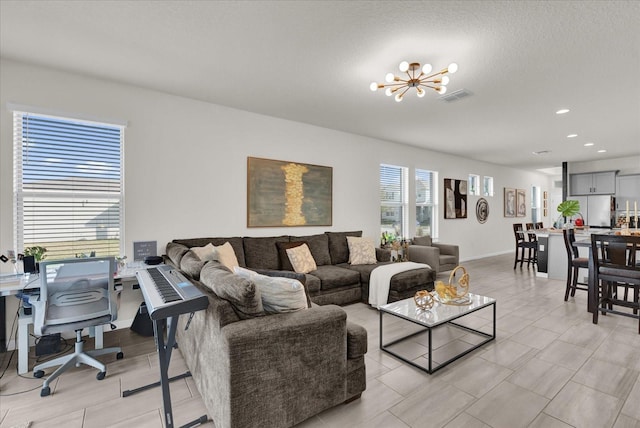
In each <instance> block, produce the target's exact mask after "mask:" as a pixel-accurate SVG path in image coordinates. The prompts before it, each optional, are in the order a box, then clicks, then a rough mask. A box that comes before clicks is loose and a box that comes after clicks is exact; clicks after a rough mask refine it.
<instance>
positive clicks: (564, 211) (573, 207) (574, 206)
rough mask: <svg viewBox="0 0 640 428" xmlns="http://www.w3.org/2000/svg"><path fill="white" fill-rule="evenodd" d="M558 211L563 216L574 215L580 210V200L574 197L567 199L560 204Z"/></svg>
mask: <svg viewBox="0 0 640 428" xmlns="http://www.w3.org/2000/svg"><path fill="white" fill-rule="evenodd" d="M558 212H559V213H560V214H561V215H562V217H573V216H574V215H576V214H578V213H579V212H580V202H579V201H576V200H574V199H567V200H566V201H563V202H561V203H560V205H558Z"/></svg>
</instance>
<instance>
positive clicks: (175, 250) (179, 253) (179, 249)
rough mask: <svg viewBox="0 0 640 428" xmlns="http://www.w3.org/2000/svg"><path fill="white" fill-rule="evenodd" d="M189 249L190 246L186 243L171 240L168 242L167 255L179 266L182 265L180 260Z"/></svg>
mask: <svg viewBox="0 0 640 428" xmlns="http://www.w3.org/2000/svg"><path fill="white" fill-rule="evenodd" d="M187 251H189V248H188V247H187V246H186V245H182V244H176V243H175V242H169V243H168V244H167V256H168V257H169V260H171V262H172V263H173V264H174V265H175V266H177V267H180V261H181V260H182V257H183V256H184V255H185V254H186V253H187Z"/></svg>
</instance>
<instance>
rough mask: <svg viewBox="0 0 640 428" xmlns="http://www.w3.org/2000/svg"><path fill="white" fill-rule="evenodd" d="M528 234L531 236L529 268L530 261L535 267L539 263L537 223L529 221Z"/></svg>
mask: <svg viewBox="0 0 640 428" xmlns="http://www.w3.org/2000/svg"><path fill="white" fill-rule="evenodd" d="M526 227H527V235H528V237H529V260H527V269H528V268H529V263H531V264H533V265H534V267H535V266H536V265H537V264H538V235H536V234H535V232H534V230H535V229H536V228H535V225H534V224H533V223H527V225H526Z"/></svg>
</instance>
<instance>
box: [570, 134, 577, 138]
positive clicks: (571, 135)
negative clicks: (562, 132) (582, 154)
mask: <svg viewBox="0 0 640 428" xmlns="http://www.w3.org/2000/svg"><path fill="white" fill-rule="evenodd" d="M577 136H578V134H569V135H567V138H576V137H577Z"/></svg>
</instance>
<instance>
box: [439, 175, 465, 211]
mask: <svg viewBox="0 0 640 428" xmlns="http://www.w3.org/2000/svg"><path fill="white" fill-rule="evenodd" d="M444 207H445V209H444V218H445V219H447V218H467V180H455V179H453V178H445V179H444Z"/></svg>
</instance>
